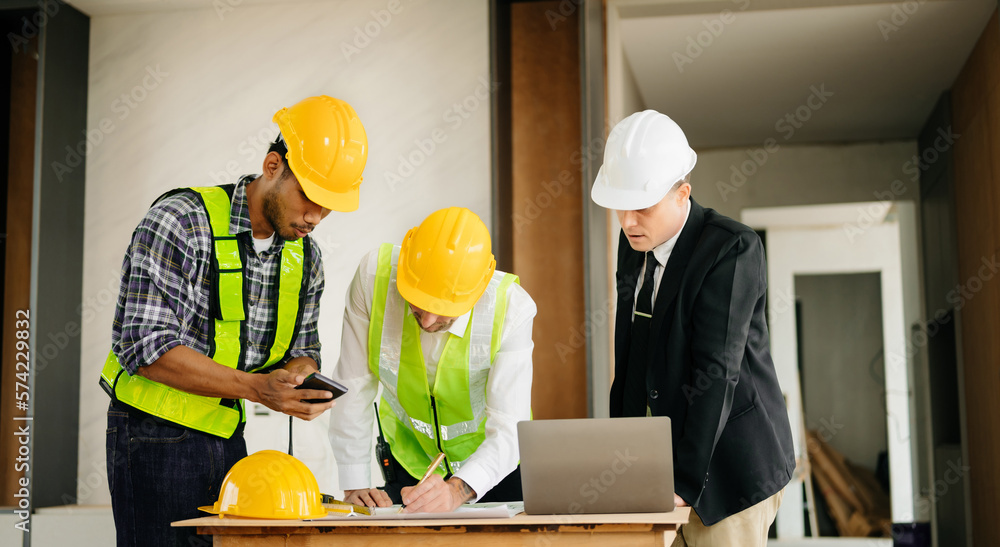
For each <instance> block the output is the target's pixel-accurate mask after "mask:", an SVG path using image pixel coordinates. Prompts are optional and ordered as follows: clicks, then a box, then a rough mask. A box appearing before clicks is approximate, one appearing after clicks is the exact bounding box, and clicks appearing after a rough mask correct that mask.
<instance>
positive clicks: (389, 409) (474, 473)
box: [330, 207, 536, 512]
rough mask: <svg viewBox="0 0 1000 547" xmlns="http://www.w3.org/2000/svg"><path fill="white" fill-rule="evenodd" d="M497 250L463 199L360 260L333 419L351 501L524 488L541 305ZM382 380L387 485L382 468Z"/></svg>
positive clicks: (431, 500) (411, 504)
mask: <svg viewBox="0 0 1000 547" xmlns="http://www.w3.org/2000/svg"><path fill="white" fill-rule="evenodd" d="M490 249H491V246H490V235H489V231H488V230H487V229H486V226H485V225H484V224H483V222H482V221H481V220H480V219H479V217H478V216H476V215H475V214H474V213H473V212H472V211H469V210H468V209H464V208H461V207H451V208H448V209H441V210H439V211H436V212H434V213H432V214H431V215H430V216H429V217H427V218H426V219H425V220H424V221H423V222H422V223H421V224H420V226H418V227H416V228H413V229H412V230H410V231H409V232H408V233H407V234H406V238H405V239H404V240H403V243H402V245H401V246H394V245H391V244H383V245H382V246H381V247H380V248H379V249H377V250H374V251H372V252H370V253H369V254H368V255H367V256H365V257H364V258H363V259H362V261H361V264H360V266H359V267H358V271H357V273H356V274H355V276H354V280H353V281H352V282H351V286H350V288H349V289H348V294H347V303H346V306H345V310H344V331H343V338H342V341H341V352H340V362H339V364H338V366H337V369H336V372H335V374H334V376H335V377H336V378H337V379H338V380H339V381H340V382H342V383H343V384H344V385H346V386H347V387H348V389H349V391H348V393H347V395H345V396H344V397H343V398H341V399H340V400H339V401H338V404H337V406H335V407H334V409H333V411H332V412H333V415H332V416H331V419H330V441H331V443H332V445H333V452H334V456H335V457H336V459H337V465H338V468H339V475H340V486H341V488H343V489H344V498H345V500H346V501H348V502H351V503H355V504H359V505H367V506H388V505H391V504H392V503H403V504H405V505H406V509H405V510H406V511H408V512H436V511H453V510H455V509H456V508H457V507H459V506H460V505H462V504H463V503H466V502H473V501H482V502H488V501H513V500H520V499H522V498H521V477H520V469H519V468H518V463H517V462H518V459H519V456H518V448H517V431H516V424H517V422H518V421H520V420H528V419H530V414H531V351H532V348H533V347H534V344H533V342H532V340H531V328H532V321H533V319H534V316H535V312H536V307H535V303H534V301H532V299H531V297H530V296H528V293H527V292H525V291H524V289H522V288H521V286H520V285H519V284H518V281H517V277H516V276H514V275H512V274H507V273H504V272H500V271H495V269H496V261H495V260H494V258H493V254H492V253H491V252H490ZM379 384H381V386H382V396H381V398H380V401H379V403H378V417H379V424H380V430H381V431H382V432H383V433H384V436H385V439H386V442H387V443H388V446H389V447H390V448H391V452H392V454H391V456H389V455H387V457H386V458H384V459H383V458H382V457H381V455H380V464H381V467H382V470H383V475H385V476H386V486H385V488H384V489H378V488H371V485H372V481H371V476H370V475H371V472H370V470H371V453H372V450H371V447H372V431H373V424H372V421H373V418H374V417H375V411H374V408H373V406H372V402H373V401H374V400H375V397H376V394H377V392H378V387H379ZM438 453H444V455H445V459H444V462H443V463H442V465H440V466H439V467H438V468H437V469H435V470H434V474H433V475H431V476H430V477H429V478H428V479H427V480H425V481H423V483H421V484H419V485H417V483H418V481H419V479H420V478H421V477H422V476H423V475H424V473H425V472H426V471H427V469H428V467H429V466H430V465H431V463H432V462H433V460H434V459H435V457H436V456H437V455H438ZM414 485H417V486H416V487H414Z"/></svg>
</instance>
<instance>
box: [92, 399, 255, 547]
mask: <svg viewBox="0 0 1000 547" xmlns="http://www.w3.org/2000/svg"><path fill="white" fill-rule="evenodd" d="M107 443H108V444H107V456H108V487H109V488H110V489H111V508H112V512H113V513H114V517H115V529H116V531H117V537H118V546H119V547H122V546H139V545H141V546H143V547H147V546H149V547H153V546H180V545H182V546H184V547H189V546H198V545H205V546H209V545H211V544H212V540H211V537H207V536H198V535H197V533H196V530H195V528H194V527H183V528H171V527H170V523H171V522H173V521H177V520H183V519H189V518H195V517H200V516H206V515H207V514H206V513H203V512H201V511H199V510H198V507H199V506H203V505H213V504H214V503H215V502H216V500H218V497H219V487H220V486H221V485H222V479H223V477H225V475H226V473H227V472H228V471H229V468H230V467H232V466H233V464H235V463H236V462H237V461H239V460H240V459H242V458H243V457H245V456H246V455H247V448H246V443H245V442H244V441H243V435H242V434H236V435H234V436H233V438H231V439H223V438H220V437H216V436H214V435H209V434H207V433H202V432H199V431H194V430H191V429H187V428H184V427H180V426H178V425H174V424H171V423H169V422H167V421H165V420H162V419H160V418H155V417H153V416H150V415H148V414H145V413H143V412H140V411H138V410H136V409H133V408H131V407H128V406H127V405H123V404H121V403H117V404H116V403H114V402H113V403H112V404H111V406H109V407H108V438H107Z"/></svg>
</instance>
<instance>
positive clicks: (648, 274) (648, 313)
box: [622, 251, 657, 416]
mask: <svg viewBox="0 0 1000 547" xmlns="http://www.w3.org/2000/svg"><path fill="white" fill-rule="evenodd" d="M656 264H657V262H656V257H655V256H654V255H653V251H648V252H647V253H646V271H645V273H644V274H643V276H642V286H640V287H639V295H638V296H636V300H635V311H634V312H633V313H632V336H631V341H630V343H629V351H628V369H627V370H626V372H625V400H624V408H623V409H622V410H623V414H624V415H625V416H645V415H646V367H647V366H648V364H649V359H648V358H649V324H650V322H651V321H652V319H653V272H654V271H655V270H656ZM637 273H638V272H637Z"/></svg>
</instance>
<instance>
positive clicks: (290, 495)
mask: <svg viewBox="0 0 1000 547" xmlns="http://www.w3.org/2000/svg"><path fill="white" fill-rule="evenodd" d="M199 509H201V510H202V511H205V512H208V513H212V514H215V515H219V517H220V518H222V517H223V516H224V515H231V516H236V517H253V518H262V519H314V518H320V517H325V516H326V509H324V508H323V503H322V496H321V494H320V493H319V484H318V483H317V482H316V477H315V476H314V475H313V474H312V471H310V470H309V468H308V467H306V464H304V463H302V462H301V461H299V460H298V459H296V458H295V457H293V456H289V455H288V454H285V453H284V452H278V451H277V450H261V451H260V452H255V453H253V454H251V455H249V456H247V457H245V458H243V459H242V460H240V461H238V462H236V464H235V465H233V467H232V469H230V470H229V473H226V477H225V478H224V479H222V488H221V489H220V490H219V501H217V502H215V505H214V506H211V507H207V506H206V507H199Z"/></svg>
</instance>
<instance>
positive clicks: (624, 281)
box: [591, 110, 795, 547]
mask: <svg viewBox="0 0 1000 547" xmlns="http://www.w3.org/2000/svg"><path fill="white" fill-rule="evenodd" d="M696 160H697V156H696V154H695V152H694V150H692V149H691V147H690V146H689V145H688V142H687V138H686V137H685V136H684V133H683V131H681V129H680V127H678V126H677V124H676V123H674V122H673V120H671V119H670V118H668V117H667V116H665V115H663V114H660V113H659V112H655V111H653V110H647V111H645V112H639V113H636V114H633V115H631V116H629V117H628V118H626V119H624V120H622V122H621V123H619V124H618V125H617V126H615V128H614V129H613V130H612V132H611V135H610V136H609V138H608V142H607V146H606V148H605V152H604V165H603V166H602V167H601V170H600V172H599V173H598V175H597V180H596V182H595V183H594V187H593V190H592V192H591V197H592V198H593V200H594V202H596V203H597V204H598V205H600V206H602V207H606V208H608V209H613V210H615V212H616V213H617V215H618V220H619V221H620V222H621V225H622V232H621V236H620V238H619V245H618V272H617V276H616V277H617V286H618V314H617V319H616V324H615V378H614V382H613V384H612V386H611V416H613V417H616V416H647V415H652V416H670V419H671V423H672V426H673V445H674V481H675V490H676V494H675V495H674V498H675V501H676V503H677V504H678V505H679V506H684V505H690V506H691V507H692V508H693V509H694V511H693V512H692V514H691V521H690V522H689V523H688V524H685V525H683V526H682V527H681V531H680V533H679V534H678V538H677V540H676V541H675V542H674V545H675V546H678V545H689V546H692V547H695V546H701V545H705V546H712V547H720V546H728V545H733V546H737V545H738V546H740V547H748V546H764V545H766V543H767V532H768V528H769V527H770V525H771V523H772V522H773V521H774V517H775V515H776V513H777V510H778V506H779V505H780V503H781V490H782V488H783V487H784V486H785V484H787V483H788V481H789V479H790V478H791V475H792V471H793V470H794V469H795V457H794V454H793V451H792V435H791V429H790V428H789V425H788V414H787V410H786V408H785V402H784V397H783V395H782V392H781V388H780V387H779V386H778V378H777V375H776V374H775V370H774V363H773V362H772V361H771V353H770V350H769V348H768V333H767V323H766V322H765V318H764V314H765V310H766V308H765V293H766V289H767V267H766V265H765V262H764V248H763V245H762V244H761V241H760V238H759V237H758V236H757V234H756V233H755V232H754V231H753V230H751V229H750V228H749V227H747V226H745V225H743V224H740V223H739V222H736V221H735V220H732V219H730V218H727V217H725V216H722V215H720V214H719V213H717V212H715V211H714V210H712V209H705V208H703V207H701V206H700V205H698V204H697V203H696V202H695V201H694V199H692V198H691V184H690V182H689V181H690V173H691V170H692V169H693V168H694V165H695V162H696Z"/></svg>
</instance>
